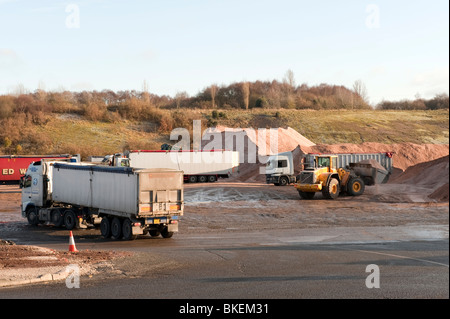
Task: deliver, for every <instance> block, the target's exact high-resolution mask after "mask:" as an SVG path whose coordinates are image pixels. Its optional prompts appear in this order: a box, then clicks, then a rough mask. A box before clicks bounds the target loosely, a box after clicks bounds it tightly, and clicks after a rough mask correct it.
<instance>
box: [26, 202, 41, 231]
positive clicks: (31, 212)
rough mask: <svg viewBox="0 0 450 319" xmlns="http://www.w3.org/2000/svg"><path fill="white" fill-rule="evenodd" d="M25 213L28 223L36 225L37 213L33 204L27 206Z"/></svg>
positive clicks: (37, 220)
mask: <svg viewBox="0 0 450 319" xmlns="http://www.w3.org/2000/svg"><path fill="white" fill-rule="evenodd" d="M26 213H27V220H28V224H30V225H32V226H36V225H37V224H39V213H38V210H37V208H36V207H34V206H30V207H28V208H27V211H26Z"/></svg>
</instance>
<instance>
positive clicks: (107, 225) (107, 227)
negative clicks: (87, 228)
mask: <svg viewBox="0 0 450 319" xmlns="http://www.w3.org/2000/svg"><path fill="white" fill-rule="evenodd" d="M100 232H101V234H102V236H103V237H104V238H110V237H111V220H110V219H109V218H108V217H106V216H105V217H103V218H102V222H101V223H100Z"/></svg>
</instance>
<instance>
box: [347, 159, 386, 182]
mask: <svg viewBox="0 0 450 319" xmlns="http://www.w3.org/2000/svg"><path fill="white" fill-rule="evenodd" d="M350 169H351V170H353V171H354V172H355V174H356V175H358V176H360V177H361V178H362V179H363V180H364V182H365V183H366V185H369V186H370V185H375V184H385V183H387V182H388V180H389V176H390V173H389V172H388V171H387V170H386V169H385V168H384V167H383V166H381V165H380V164H379V163H378V162H377V161H375V160H365V161H361V162H359V163H350Z"/></svg>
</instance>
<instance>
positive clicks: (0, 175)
mask: <svg viewBox="0 0 450 319" xmlns="http://www.w3.org/2000/svg"><path fill="white" fill-rule="evenodd" d="M43 158H47V159H48V158H55V159H68V158H71V156H70V155H68V154H64V155H0V184H2V183H9V182H11V183H13V182H18V181H20V177H22V176H23V175H25V173H26V171H27V168H28V166H30V164H31V163H32V162H37V161H40V160H41V159H43Z"/></svg>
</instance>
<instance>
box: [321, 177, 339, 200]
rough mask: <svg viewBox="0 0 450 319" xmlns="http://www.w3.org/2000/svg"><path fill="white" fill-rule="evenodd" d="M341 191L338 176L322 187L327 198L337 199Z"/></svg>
mask: <svg viewBox="0 0 450 319" xmlns="http://www.w3.org/2000/svg"><path fill="white" fill-rule="evenodd" d="M339 191H340V189H339V181H338V180H337V179H336V178H332V179H331V180H330V182H329V183H328V185H326V186H325V187H324V188H323V189H322V194H323V197H325V198H326V199H336V198H338V197H339Z"/></svg>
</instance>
